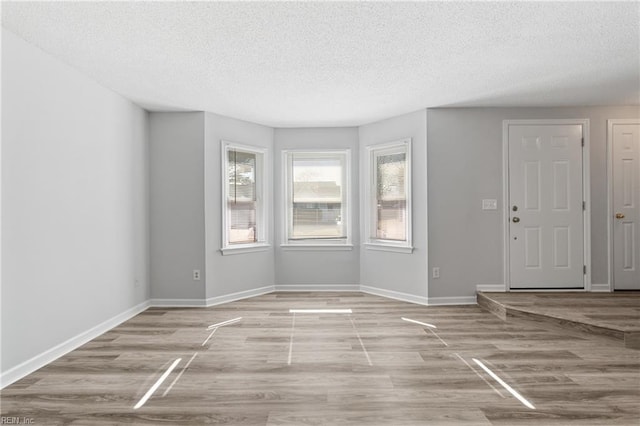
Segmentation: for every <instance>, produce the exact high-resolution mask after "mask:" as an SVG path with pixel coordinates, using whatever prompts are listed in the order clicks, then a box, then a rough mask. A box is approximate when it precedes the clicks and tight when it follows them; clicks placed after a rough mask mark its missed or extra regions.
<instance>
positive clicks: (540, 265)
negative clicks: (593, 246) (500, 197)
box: [508, 125, 584, 288]
mask: <svg viewBox="0 0 640 426" xmlns="http://www.w3.org/2000/svg"><path fill="white" fill-rule="evenodd" d="M508 138H509V140H508V142H509V203H510V204H509V212H510V218H509V219H510V222H509V269H510V271H509V275H510V281H511V283H510V288H584V272H583V265H584V255H583V253H584V250H583V248H584V245H583V244H584V232H583V220H584V217H583V210H582V199H583V197H582V126H581V125H510V126H509V132H508ZM514 208H515V209H517V210H515V211H514ZM515 218H517V219H515ZM514 219H515V220H514Z"/></svg>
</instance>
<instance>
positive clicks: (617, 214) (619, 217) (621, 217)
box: [616, 213, 624, 219]
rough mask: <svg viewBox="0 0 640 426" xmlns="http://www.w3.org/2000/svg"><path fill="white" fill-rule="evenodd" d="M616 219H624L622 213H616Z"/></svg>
mask: <svg viewBox="0 0 640 426" xmlns="http://www.w3.org/2000/svg"><path fill="white" fill-rule="evenodd" d="M616 219H624V213H616Z"/></svg>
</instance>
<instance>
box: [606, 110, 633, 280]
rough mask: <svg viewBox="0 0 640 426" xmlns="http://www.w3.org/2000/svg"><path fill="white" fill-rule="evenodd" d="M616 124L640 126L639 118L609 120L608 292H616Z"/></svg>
mask: <svg viewBox="0 0 640 426" xmlns="http://www.w3.org/2000/svg"><path fill="white" fill-rule="evenodd" d="M615 124H640V119H639V118H611V119H609V120H607V268H608V269H609V274H608V275H607V279H608V281H609V282H608V283H607V284H606V285H607V286H608V290H605V291H610V292H612V291H614V290H615V286H614V282H613V220H611V218H612V217H613V126H614V125H615Z"/></svg>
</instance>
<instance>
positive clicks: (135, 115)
mask: <svg viewBox="0 0 640 426" xmlns="http://www.w3.org/2000/svg"><path fill="white" fill-rule="evenodd" d="M146 118H147V114H146V112H145V111H143V110H142V109H140V108H138V107H136V106H135V105H133V104H132V103H131V102H129V101H127V100H125V99H124V98H122V97H121V96H119V95H117V94H115V93H114V92H112V91H110V90H107V89H105V88H104V87H102V86H100V85H98V84H97V83H95V82H94V81H93V80H90V79H89V78H87V77H85V76H84V75H83V74H81V73H79V72H77V71H75V70H74V69H72V68H70V67H68V66H67V65H65V64H63V63H61V62H59V61H58V60H56V59H53V58H52V57H50V56H49V55H47V54H45V53H44V52H42V51H41V50H39V49H37V48H35V47H33V46H32V45H30V44H28V43H26V42H24V41H23V40H22V39H20V38H18V37H16V36H15V35H14V34H12V33H11V32H8V31H6V30H4V29H3V30H2V151H3V152H2V266H3V268H2V309H1V311H2V313H1V323H2V326H1V327H2V366H1V369H2V372H3V373H5V372H7V370H9V369H11V368H12V367H15V366H17V365H19V364H21V363H23V362H25V361H28V360H30V359H32V358H34V357H36V356H37V355H41V354H43V353H44V352H46V351H47V350H50V349H52V348H54V347H56V346H57V345H60V344H63V343H64V342H66V341H67V340H69V339H71V338H73V337H76V336H78V335H79V334H81V333H83V332H86V331H87V330H90V329H92V328H93V327H96V326H98V325H99V324H101V323H103V322H105V321H107V320H109V319H112V318H114V317H116V316H117V315H119V314H123V313H125V312H126V311H128V310H130V309H131V308H134V307H136V306H137V305H139V304H140V303H143V302H145V301H146V300H148V298H149V272H148V269H149V265H148V235H149V234H148V223H147V214H148V203H147V194H148V190H147V185H148V178H147V174H148V169H147V149H148V145H147V125H146Z"/></svg>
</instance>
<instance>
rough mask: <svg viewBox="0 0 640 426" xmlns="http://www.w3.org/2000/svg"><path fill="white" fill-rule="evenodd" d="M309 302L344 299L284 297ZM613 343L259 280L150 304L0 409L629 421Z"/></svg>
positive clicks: (24, 413)
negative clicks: (212, 297)
mask: <svg viewBox="0 0 640 426" xmlns="http://www.w3.org/2000/svg"><path fill="white" fill-rule="evenodd" d="M318 308H320V309H327V308H332V309H349V308H350V309H352V311H353V313H352V314H345V313H296V314H295V315H294V314H291V313H290V312H289V309H318ZM239 317H242V319H241V320H238V321H236V322H233V323H229V324H227V325H222V326H218V327H217V328H216V327H214V328H212V329H208V327H209V326H210V325H214V324H217V323H220V322H223V321H228V320H232V319H235V318H239ZM403 317H404V318H407V319H411V320H414V321H419V322H422V323H424V324H428V325H435V326H436V327H437V328H432V327H429V326H428V325H421V324H417V323H415V322H409V321H405V320H402V318H403ZM212 333H213V334H212ZM610 343H611V340H610V339H609V338H607V337H605V336H598V335H592V334H586V333H583V332H581V331H574V330H563V329H560V328H556V327H554V326H553V325H545V324H541V323H539V322H534V321H530V320H528V319H521V318H512V319H510V320H509V321H508V322H505V321H502V320H500V319H499V318H496V317H495V316H494V315H492V314H491V313H488V312H486V311H483V310H482V309H480V308H479V307H478V306H452V307H425V306H419V305H415V304H409V303H404V302H399V301H393V300H389V299H384V298H381V297H376V296H371V295H367V294H362V293H272V294H268V295H264V296H260V297H255V298H252V299H247V300H242V301H238V302H233V303H228V304H225V305H220V306H216V307H212V308H206V309H205V308H190V309H187V308H186V309H159V308H155V309H149V310H147V311H146V312H144V313H142V314H140V315H138V316H136V317H135V318H133V319H131V320H129V321H127V322H126V323H124V324H122V325H121V326H119V327H116V328H115V329H113V330H111V331H109V332H107V333H105V334H104V335H102V336H100V337H99V338H97V339H95V340H93V341H91V342H89V343H87V344H86V345H84V346H82V347H81V348H79V349H77V350H75V351H73V352H71V353H69V354H68V355H66V356H64V357H62V358H60V359H58V360H57V361H55V362H53V363H51V364H50V365H48V366H46V367H44V368H42V369H41V370H39V371H37V372H35V373H34V374H32V375H30V376H28V377H26V378H25V379H23V380H21V381H18V382H16V383H15V384H13V385H11V386H9V387H7V388H5V389H4V390H3V391H2V394H1V396H0V400H1V403H2V405H1V408H0V412H1V414H2V416H11V417H14V416H16V417H20V418H23V417H27V418H29V419H32V420H33V424H37V425H49V424H65V425H66V424H72V425H102V424H153V425H159V424H168V425H178V424H194V425H200V424H233V425H244V424H246V425H306V424H310V425H453V424H468V425H514V424H516V425H520V424H522V425H537V426H539V425H554V424H555V425H574V424H575V425H610V424H618V425H638V424H640V351H638V350H633V349H628V348H625V347H622V346H621V345H611V344H610ZM177 359H180V361H179V362H177V364H176V362H175V361H176V360H177ZM475 360H477V361H479V362H480V363H482V365H484V366H485V367H486V368H488V369H489V370H490V371H491V372H493V374H495V375H497V377H498V378H499V379H500V380H501V381H503V383H504V384H506V385H507V386H510V387H511V388H512V389H513V390H514V391H516V392H518V393H519V394H520V395H521V396H522V397H523V398H524V399H526V400H527V401H528V402H529V403H530V404H532V405H533V406H534V407H535V409H532V408H528V407H527V406H525V405H524V404H523V402H521V401H519V400H518V399H516V397H514V396H513V395H512V394H511V393H509V392H508V391H507V390H506V389H505V388H504V387H503V386H502V385H501V384H499V383H498V381H497V379H495V378H493V377H492V376H491V375H490V373H488V372H487V371H485V370H484V369H483V368H482V367H481V366H480V364H479V363H476V361H475ZM173 364H176V365H175V368H174V369H173V370H172V371H171V372H170V373H169V374H167V373H166V372H167V371H168V369H169V368H170V367H171V366H172V365H173ZM163 376H165V380H164V381H163V382H162V383H161V384H160V385H159V386H157V389H155V391H154V392H153V393H152V394H151V395H150V397H149V399H148V400H147V401H146V402H145V403H144V405H142V406H141V407H140V408H137V409H136V408H134V406H135V405H136V404H139V403H140V401H141V399H142V398H143V397H144V396H145V395H147V394H149V393H150V389H152V388H153V386H154V384H155V383H158V381H159V379H161V378H162V377H163Z"/></svg>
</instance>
